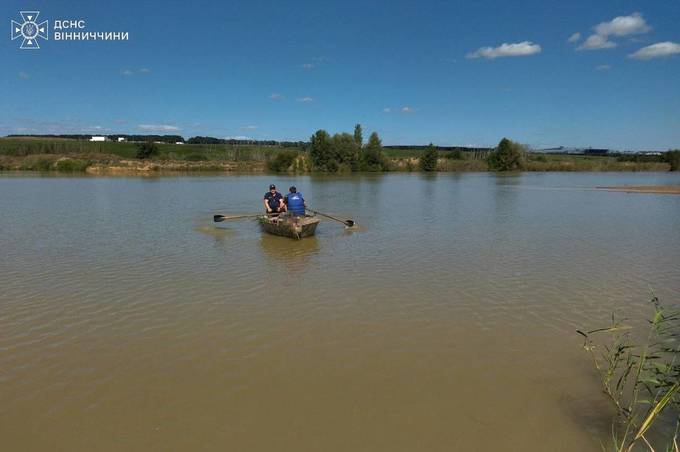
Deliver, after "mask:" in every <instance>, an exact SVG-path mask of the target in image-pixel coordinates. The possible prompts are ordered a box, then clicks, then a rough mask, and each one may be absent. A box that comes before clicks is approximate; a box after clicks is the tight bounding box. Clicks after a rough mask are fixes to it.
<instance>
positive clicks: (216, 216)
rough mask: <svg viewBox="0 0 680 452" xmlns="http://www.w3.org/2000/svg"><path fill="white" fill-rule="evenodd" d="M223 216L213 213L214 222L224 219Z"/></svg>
mask: <svg viewBox="0 0 680 452" xmlns="http://www.w3.org/2000/svg"><path fill="white" fill-rule="evenodd" d="M224 218H225V217H224V215H213V220H214V221H215V223H220V222H222V221H224Z"/></svg>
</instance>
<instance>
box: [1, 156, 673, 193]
mask: <svg viewBox="0 0 680 452" xmlns="http://www.w3.org/2000/svg"><path fill="white" fill-rule="evenodd" d="M388 162H389V168H390V169H389V171H377V172H372V173H374V174H375V173H390V172H396V173H401V172H414V173H424V174H427V173H438V172H441V173H456V172H458V173H462V172H465V173H469V172H494V171H492V170H490V169H489V167H488V165H487V164H486V162H485V161H482V160H472V159H462V160H453V159H446V158H440V159H439V160H438V164H437V170H436V171H433V172H425V171H421V170H420V169H419V168H418V166H417V164H416V162H417V160H415V159H414V158H412V157H411V158H408V157H391V158H388ZM669 169H670V165H668V164H667V163H658V162H619V161H615V160H579V159H570V158H564V159H561V160H553V161H547V162H546V161H532V160H530V161H528V162H527V163H526V167H525V168H524V169H523V170H521V172H565V173H567V172H602V173H612V172H668V171H669ZM0 171H12V172H26V171H38V172H46V173H47V172H51V173H81V174H90V175H103V176H104V175H105V176H116V175H120V176H129V175H144V174H158V173H188V172H191V173H222V174H231V173H255V174H319V173H317V172H315V171H309V170H304V171H288V172H286V171H284V172H278V173H277V172H275V171H270V170H269V169H268V168H267V161H266V160H255V159H245V160H239V161H235V160H207V161H205V160H203V161H189V160H179V159H135V158H121V157H119V156H115V155H101V154H99V155H92V154H31V155H27V156H8V155H0ZM322 173H323V172H322ZM323 174H332V173H323ZM338 174H353V173H352V172H340V173H338ZM597 188H608V187H597ZM614 188H615V189H617V190H618V188H617V187H614Z"/></svg>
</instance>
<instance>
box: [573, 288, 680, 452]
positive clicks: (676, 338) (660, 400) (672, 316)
mask: <svg viewBox="0 0 680 452" xmlns="http://www.w3.org/2000/svg"><path fill="white" fill-rule="evenodd" d="M651 304H652V306H653V315H652V316H651V318H650V319H649V320H648V329H647V331H646V338H645V339H643V340H642V341H640V340H636V339H635V336H634V334H633V333H634V332H635V331H634V329H633V327H631V326H630V325H627V324H626V322H627V319H624V318H620V317H618V316H617V315H616V314H612V319H611V325H610V326H608V327H605V328H598V329H595V330H591V331H588V332H585V333H584V332H583V331H578V333H579V334H581V335H582V336H583V337H584V343H583V347H584V349H585V350H586V351H588V353H589V354H590V355H591V358H592V360H593V364H594V366H595V369H596V370H597V372H598V373H599V375H600V379H601V382H602V390H603V392H604V394H605V395H606V396H607V398H608V399H609V400H610V401H611V403H612V405H613V406H614V408H615V410H616V417H615V419H613V420H612V438H611V444H610V445H609V446H608V447H605V449H610V450H613V451H616V452H629V451H632V450H634V448H642V449H645V450H649V451H652V452H655V449H654V447H653V446H652V444H651V442H650V440H649V437H650V436H654V437H655V438H661V439H660V441H663V442H665V443H666V446H665V450H667V451H675V452H680V448H679V447H678V432H679V431H680V392H679V391H680V311H673V310H669V309H667V308H665V307H664V306H663V305H662V304H661V303H660V302H659V299H658V298H657V297H656V296H655V295H652V298H651ZM662 416H663V417H664V418H665V419H666V420H671V421H674V422H675V429H674V430H673V429H669V428H668V424H665V425H664V424H663V423H662V422H657V421H658V420H659V419H660V418H661V417H662Z"/></svg>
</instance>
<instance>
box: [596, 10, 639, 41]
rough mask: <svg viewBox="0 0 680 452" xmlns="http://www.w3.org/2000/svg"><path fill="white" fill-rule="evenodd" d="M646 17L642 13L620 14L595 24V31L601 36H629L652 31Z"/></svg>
mask: <svg viewBox="0 0 680 452" xmlns="http://www.w3.org/2000/svg"><path fill="white" fill-rule="evenodd" d="M651 29H652V27H650V26H649V25H647V22H645V18H644V17H642V14H640V13H633V14H631V15H630V16H618V17H615V18H613V19H612V20H610V21H609V22H602V23H601V24H598V25H596V26H595V33H597V34H598V35H601V36H629V35H637V34H641V33H647V32H648V31H651Z"/></svg>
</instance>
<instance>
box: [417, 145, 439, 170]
mask: <svg viewBox="0 0 680 452" xmlns="http://www.w3.org/2000/svg"><path fill="white" fill-rule="evenodd" d="M438 158H439V152H437V148H436V147H434V145H433V144H432V143H430V144H429V146H427V148H425V150H424V151H423V154H422V155H421V156H420V160H419V162H418V163H419V165H420V169H421V170H422V171H437V159H438Z"/></svg>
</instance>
